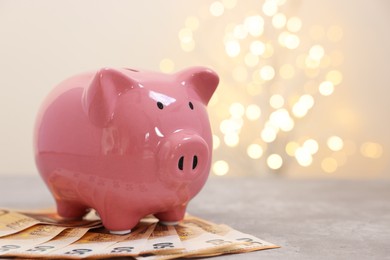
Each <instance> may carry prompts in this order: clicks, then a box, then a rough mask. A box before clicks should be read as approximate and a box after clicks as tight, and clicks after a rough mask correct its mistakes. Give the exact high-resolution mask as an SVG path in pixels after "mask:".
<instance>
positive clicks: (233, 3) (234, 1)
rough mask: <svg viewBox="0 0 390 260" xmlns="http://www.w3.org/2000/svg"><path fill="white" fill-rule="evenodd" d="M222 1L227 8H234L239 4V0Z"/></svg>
mask: <svg viewBox="0 0 390 260" xmlns="http://www.w3.org/2000/svg"><path fill="white" fill-rule="evenodd" d="M222 3H223V6H224V7H225V8H226V9H233V8H234V7H235V6H236V4H237V0H222Z"/></svg>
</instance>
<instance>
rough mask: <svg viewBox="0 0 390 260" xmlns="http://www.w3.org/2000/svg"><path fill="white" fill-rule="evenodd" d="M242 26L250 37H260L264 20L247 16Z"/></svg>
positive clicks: (257, 16)
mask: <svg viewBox="0 0 390 260" xmlns="http://www.w3.org/2000/svg"><path fill="white" fill-rule="evenodd" d="M244 26H245V28H246V30H247V31H248V33H249V34H250V35H252V36H255V37H256V36H260V35H261V34H262V33H263V30H264V19H263V18H262V17H261V16H260V15H254V16H248V17H246V18H245V20H244Z"/></svg>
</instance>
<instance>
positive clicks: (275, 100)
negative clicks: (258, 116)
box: [269, 94, 284, 109]
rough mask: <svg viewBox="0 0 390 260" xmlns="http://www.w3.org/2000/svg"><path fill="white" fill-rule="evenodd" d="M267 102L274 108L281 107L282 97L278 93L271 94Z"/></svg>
mask: <svg viewBox="0 0 390 260" xmlns="http://www.w3.org/2000/svg"><path fill="white" fill-rule="evenodd" d="M269 104H270V105H271V107H272V108H275V109H278V108H281V107H283V105H284V98H283V96H281V95H279V94H275V95H272V96H271V98H270V99H269Z"/></svg>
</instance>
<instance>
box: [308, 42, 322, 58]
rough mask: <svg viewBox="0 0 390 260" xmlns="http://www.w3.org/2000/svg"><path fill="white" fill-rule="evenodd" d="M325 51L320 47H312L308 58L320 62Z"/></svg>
mask: <svg viewBox="0 0 390 260" xmlns="http://www.w3.org/2000/svg"><path fill="white" fill-rule="evenodd" d="M324 54H325V50H324V48H323V47H322V46H321V45H314V46H312V47H311V48H310V50H309V55H310V58H312V59H313V60H320V59H322V57H324Z"/></svg>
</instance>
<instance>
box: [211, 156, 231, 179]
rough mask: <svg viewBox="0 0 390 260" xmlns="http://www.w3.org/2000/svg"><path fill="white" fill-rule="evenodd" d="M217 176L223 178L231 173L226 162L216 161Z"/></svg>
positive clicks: (215, 170) (214, 166)
mask: <svg viewBox="0 0 390 260" xmlns="http://www.w3.org/2000/svg"><path fill="white" fill-rule="evenodd" d="M213 172H214V173H215V175H218V176H223V175H226V174H227V173H228V172H229V164H228V163H227V162H226V161H224V160H219V161H216V162H215V163H214V165H213Z"/></svg>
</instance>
